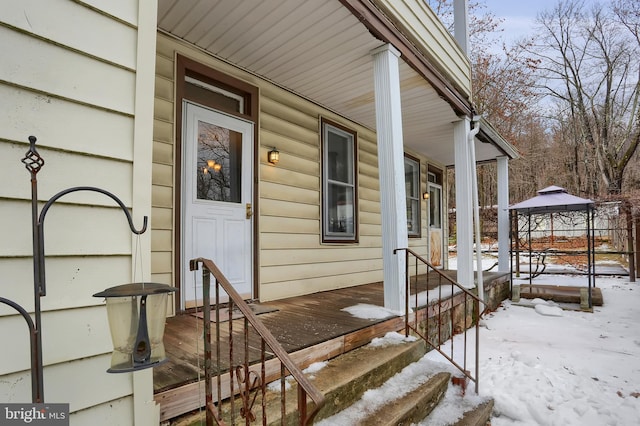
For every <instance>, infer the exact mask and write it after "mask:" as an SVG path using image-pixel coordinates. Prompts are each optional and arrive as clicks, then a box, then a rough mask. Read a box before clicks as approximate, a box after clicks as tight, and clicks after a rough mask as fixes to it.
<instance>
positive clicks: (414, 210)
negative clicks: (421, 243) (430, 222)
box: [407, 200, 420, 235]
mask: <svg viewBox="0 0 640 426" xmlns="http://www.w3.org/2000/svg"><path fill="white" fill-rule="evenodd" d="M419 212H420V207H419V202H418V200H407V231H408V232H409V234H410V235H416V234H418V233H419V232H420V216H419Z"/></svg>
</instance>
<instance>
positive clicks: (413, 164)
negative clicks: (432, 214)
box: [404, 157, 420, 236]
mask: <svg viewBox="0 0 640 426" xmlns="http://www.w3.org/2000/svg"><path fill="white" fill-rule="evenodd" d="M404 186H405V194H406V196H407V231H408V233H409V235H412V236H416V235H420V195H419V194H420V163H419V162H417V161H415V160H414V159H412V158H407V157H405V159H404Z"/></svg>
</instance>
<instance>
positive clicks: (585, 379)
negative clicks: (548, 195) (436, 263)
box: [319, 275, 640, 426]
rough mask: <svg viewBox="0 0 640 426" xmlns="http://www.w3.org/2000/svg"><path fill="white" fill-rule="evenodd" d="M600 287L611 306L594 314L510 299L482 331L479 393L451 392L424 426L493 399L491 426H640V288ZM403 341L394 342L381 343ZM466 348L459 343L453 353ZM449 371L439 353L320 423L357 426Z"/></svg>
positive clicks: (572, 281) (614, 282)
mask: <svg viewBox="0 0 640 426" xmlns="http://www.w3.org/2000/svg"><path fill="white" fill-rule="evenodd" d="M550 279H553V281H552V282H554V283H557V284H558V285H584V276H577V277H576V276H566V275H562V276H560V275H558V276H549V275H546V276H544V280H545V281H547V282H549V281H550ZM596 285H597V286H598V287H600V288H601V289H602V293H603V297H604V306H602V307H595V308H594V312H593V313H587V312H579V311H571V310H562V309H560V308H559V307H558V306H556V305H555V304H553V302H544V301H542V300H536V301H533V302H529V303H523V305H524V306H521V305H516V304H513V303H511V302H509V301H507V302H505V303H504V304H503V306H502V307H500V308H499V309H498V310H497V311H496V312H494V313H491V314H489V315H487V316H486V317H485V318H484V319H483V320H482V322H481V328H480V394H479V395H474V394H473V391H471V392H470V391H469V389H467V394H466V396H465V397H464V398H462V397H461V396H460V395H459V390H458V388H456V387H452V386H450V387H449V391H448V393H447V395H446V397H445V400H444V401H443V403H441V404H440V406H439V407H438V408H437V409H436V410H435V411H434V412H433V413H432V414H431V415H430V416H429V417H428V418H427V419H425V420H424V421H423V422H421V423H420V426H427V425H428V426H436V425H446V424H448V423H449V422H452V421H455V419H456V418H457V417H458V416H460V415H461V414H462V412H463V411H464V409H465V408H467V407H469V406H471V405H474V404H478V403H479V402H481V401H483V400H484V399H486V398H488V397H491V398H493V399H494V400H495V408H494V417H493V418H492V420H491V424H492V425H493V426H503V425H562V426H567V425H576V426H577V425H580V426H583V425H594V426H596V425H598V426H600V425H621V426H627V425H628V426H632V425H638V424H640V283H629V280H628V277H624V278H615V277H613V278H602V277H598V278H597V281H596ZM360 315H366V313H362V312H361V313H360ZM457 338H461V336H456V338H455V339H457ZM467 338H475V336H474V335H473V333H471V334H468V335H467ZM401 342H402V338H401V337H400V338H398V336H394V335H393V334H391V335H389V336H387V337H386V338H384V339H382V341H378V342H377V343H376V344H401ZM447 344H449V342H448V343H446V344H445V346H446V345H447ZM461 347H462V345H461V344H460V343H456V342H455V341H454V348H461ZM443 369H450V367H449V366H448V365H447V364H443V359H442V358H441V357H440V355H438V354H437V353H436V352H435V351H432V352H430V353H428V354H427V355H426V356H425V357H424V358H423V359H422V360H421V361H419V362H418V363H415V364H412V365H410V366H408V367H407V368H406V369H405V370H403V371H402V372H401V373H398V375H397V376H396V377H394V378H392V379H391V380H390V381H389V383H387V384H385V385H383V387H381V388H379V389H373V390H370V391H368V392H367V393H366V394H365V395H364V397H363V398H362V400H361V401H360V402H358V403H357V404H359V405H358V406H357V407H354V408H353V409H347V410H345V411H343V412H342V413H339V414H338V415H336V416H333V417H331V418H329V419H325V420H323V421H322V422H320V423H319V424H320V425H321V426H329V425H331V426H347V425H353V424H355V423H356V422H357V419H358V418H360V416H361V414H359V413H360V412H362V411H372V410H375V409H376V407H379V406H380V405H381V404H383V403H384V402H385V401H386V400H388V399H389V395H393V396H395V397H398V396H401V395H402V394H403V393H406V392H408V391H409V390H411V389H412V388H413V387H417V386H418V385H419V384H420V383H421V381H424V377H425V376H427V375H428V374H429V373H430V372H435V371H442V370H443ZM470 387H471V388H472V386H470Z"/></svg>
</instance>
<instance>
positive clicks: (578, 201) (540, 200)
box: [509, 186, 595, 214]
mask: <svg viewBox="0 0 640 426" xmlns="http://www.w3.org/2000/svg"><path fill="white" fill-rule="evenodd" d="M594 205H595V204H594V202H593V201H591V200H589V199H587V198H580V197H576V196H575V195H571V194H569V193H568V192H567V190H566V189H564V188H561V187H559V186H549V187H547V188H544V189H541V190H539V191H538V195H536V196H535V197H533V198H529V199H528V200H525V201H522V202H520V203H517V204H513V205H512V206H511V207H509V210H515V211H516V212H518V213H523V214H544V213H555V212H569V211H579V210H584V211H588V210H589V209H590V208H593V207H594Z"/></svg>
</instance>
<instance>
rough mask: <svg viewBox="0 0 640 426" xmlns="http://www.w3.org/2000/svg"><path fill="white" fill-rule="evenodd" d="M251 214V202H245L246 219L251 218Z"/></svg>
mask: <svg viewBox="0 0 640 426" xmlns="http://www.w3.org/2000/svg"><path fill="white" fill-rule="evenodd" d="M251 216H253V208H252V207H251V203H247V219H251Z"/></svg>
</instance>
